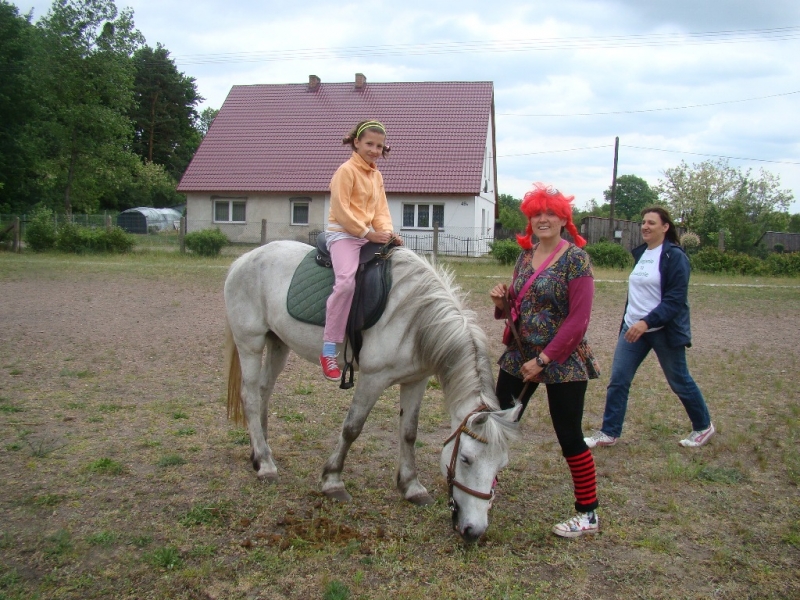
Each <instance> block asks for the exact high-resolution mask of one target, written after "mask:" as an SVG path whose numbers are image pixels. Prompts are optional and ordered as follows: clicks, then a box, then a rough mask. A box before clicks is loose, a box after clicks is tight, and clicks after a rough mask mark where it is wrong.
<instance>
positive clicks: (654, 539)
mask: <svg viewBox="0 0 800 600" xmlns="http://www.w3.org/2000/svg"><path fill="white" fill-rule="evenodd" d="M633 545H634V546H636V547H637V548H647V549H648V550H652V551H653V552H659V553H661V554H672V553H674V552H675V550H676V549H677V547H678V546H677V544H676V543H675V540H673V539H672V538H670V537H667V536H664V535H659V534H653V535H649V536H647V537H645V538H642V539H641V540H636V541H634V542H633Z"/></svg>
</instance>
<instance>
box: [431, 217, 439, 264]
mask: <svg viewBox="0 0 800 600" xmlns="http://www.w3.org/2000/svg"><path fill="white" fill-rule="evenodd" d="M432 250H433V260H434V261H436V259H437V258H439V223H434V224H433V248H432Z"/></svg>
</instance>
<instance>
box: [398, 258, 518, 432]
mask: <svg viewBox="0 0 800 600" xmlns="http://www.w3.org/2000/svg"><path fill="white" fill-rule="evenodd" d="M392 280H393V281H394V284H393V286H395V287H399V284H400V283H401V282H406V281H407V283H406V285H407V286H408V287H407V288H406V289H405V290H404V292H405V293H406V294H407V295H406V298H405V304H404V306H403V310H408V311H410V313H411V314H412V315H413V316H412V322H413V323H414V324H415V328H414V329H415V339H414V348H415V350H416V352H417V353H418V356H419V357H420V359H421V360H422V361H423V362H424V363H426V364H431V365H433V366H434V368H435V370H436V376H437V378H438V379H439V382H440V383H441V384H442V389H443V391H444V395H445V399H446V400H445V401H446V402H447V404H448V409H449V410H451V412H453V409H458V408H462V407H466V408H468V409H472V408H474V406H471V405H470V401H472V403H474V401H475V399H476V398H480V401H481V402H483V404H485V405H486V406H487V407H488V408H489V409H490V410H499V408H500V406H499V404H498V402H497V397H496V396H495V394H494V380H493V378H492V367H491V364H490V361H489V356H488V352H487V339H486V334H485V333H484V332H483V330H482V329H481V328H480V327H479V326H478V324H477V322H476V320H475V313H474V312H473V311H472V310H470V309H468V308H466V306H465V303H464V298H465V294H464V293H463V292H462V291H461V288H460V287H459V286H458V285H456V284H455V283H454V276H453V273H452V271H450V270H448V269H445V268H443V267H442V266H440V265H434V264H432V263H431V262H430V261H428V260H427V259H425V258H423V257H421V256H419V255H417V254H415V253H414V252H413V251H411V250H408V249H406V248H398V249H396V250H395V252H394V253H393V255H392ZM462 405H463V406H462ZM494 421H495V419H490V420H489V422H494ZM494 430H495V428H494V427H491V426H490V427H488V428H487V434H490V433H491V431H494ZM492 437H497V438H498V441H499V440H501V439H504V438H505V435H504V434H502V433H501V432H500V431H496V432H495V433H494V434H493V435H492Z"/></svg>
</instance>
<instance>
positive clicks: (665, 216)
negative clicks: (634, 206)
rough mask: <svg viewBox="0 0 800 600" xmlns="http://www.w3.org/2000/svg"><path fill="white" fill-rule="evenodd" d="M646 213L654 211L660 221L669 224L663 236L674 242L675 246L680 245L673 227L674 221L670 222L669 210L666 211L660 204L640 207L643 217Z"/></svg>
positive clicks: (676, 231)
mask: <svg viewBox="0 0 800 600" xmlns="http://www.w3.org/2000/svg"><path fill="white" fill-rule="evenodd" d="M647 213H656V214H657V215H658V217H659V218H660V219H661V222H662V223H666V224H667V225H669V229H667V231H666V233H665V234H664V237H666V238H667V239H668V240H669V241H670V242H672V243H673V244H675V245H676V246H680V245H681V240H680V238H679V237H678V230H677V229H676V227H675V223H673V222H672V217H670V216H669V212H667V209H666V208H663V207H661V206H649V207H647V208H643V209H642V213H641V214H642V217H644V216H645V215H646V214H647Z"/></svg>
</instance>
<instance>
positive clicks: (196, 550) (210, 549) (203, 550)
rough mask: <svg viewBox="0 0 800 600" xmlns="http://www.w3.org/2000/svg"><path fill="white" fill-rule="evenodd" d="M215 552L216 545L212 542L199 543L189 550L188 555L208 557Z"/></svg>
mask: <svg viewBox="0 0 800 600" xmlns="http://www.w3.org/2000/svg"><path fill="white" fill-rule="evenodd" d="M216 553H217V547H216V546H214V545H212V544H200V545H198V546H195V547H193V548H192V549H191V550H189V556H191V557H192V558H208V557H209V556H214V555H215V554H216Z"/></svg>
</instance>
